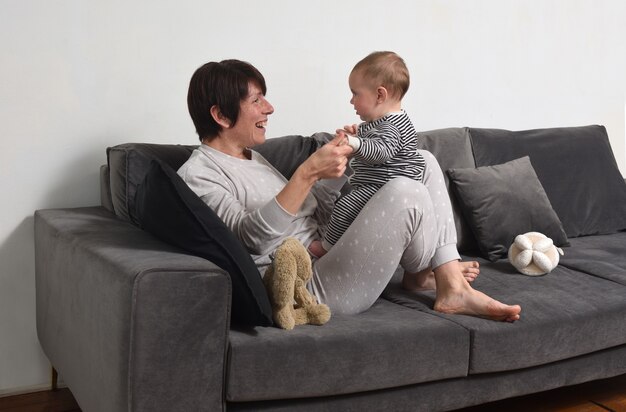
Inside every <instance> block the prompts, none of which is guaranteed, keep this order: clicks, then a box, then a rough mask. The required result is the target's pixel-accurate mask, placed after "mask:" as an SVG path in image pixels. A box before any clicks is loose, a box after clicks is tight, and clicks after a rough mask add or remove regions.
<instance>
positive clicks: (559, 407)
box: [0, 375, 626, 412]
mask: <svg viewBox="0 0 626 412" xmlns="http://www.w3.org/2000/svg"><path fill="white" fill-rule="evenodd" d="M607 411H609V412H626V375H621V376H618V377H616V378H612V379H605V380H601V381H595V382H590V383H585V384H581V385H576V386H570V387H566V388H560V389H555V390H552V391H548V392H542V393H538V394H534V395H528V396H523V397H519V398H511V399H506V400H503V401H498V402H493V403H489V404H486V405H481V406H476V407H472V408H465V409H461V410H458V411H456V412H607ZM0 412H81V410H80V408H79V407H78V404H77V403H76V401H75V400H74V397H73V396H72V394H71V393H70V391H69V390H68V389H60V390H58V391H43V392H35V393H29V394H25V395H16V396H8V397H4V398H0Z"/></svg>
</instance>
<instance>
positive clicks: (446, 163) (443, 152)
mask: <svg viewBox="0 0 626 412" xmlns="http://www.w3.org/2000/svg"><path fill="white" fill-rule="evenodd" d="M417 135H418V143H417V145H418V149H423V150H428V151H429V152H431V153H432V154H433V155H434V156H435V158H437V161H438V162H439V166H440V167H441V170H442V171H443V172H444V178H445V181H446V187H447V188H448V192H449V193H450V202H451V204H452V211H453V213H454V224H455V226H456V232H457V248H458V249H459V251H460V252H469V251H477V250H478V244H477V242H476V239H475V238H474V235H473V234H472V231H471V230H470V227H469V225H468V223H467V222H466V220H465V217H464V216H463V213H462V210H461V207H460V205H459V200H458V199H457V197H456V194H455V193H454V192H453V191H452V190H450V179H449V178H448V176H447V174H446V173H445V171H446V170H448V169H452V168H469V167H475V163H474V155H473V154H472V145H471V142H470V138H469V131H468V129H467V128H466V127H464V128H460V127H456V128H448V129H437V130H430V131H425V132H418V133H417Z"/></svg>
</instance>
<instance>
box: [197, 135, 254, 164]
mask: <svg viewBox="0 0 626 412" xmlns="http://www.w3.org/2000/svg"><path fill="white" fill-rule="evenodd" d="M202 143H203V144H205V145H207V146H209V147H211V148H213V149H215V150H217V151H219V152H222V153H224V154H227V155H229V156H232V157H236V158H238V159H244V160H250V158H251V155H250V149H248V148H247V147H240V146H239V145H237V144H233V143H232V141H229V140H227V139H225V138H222V137H220V136H217V137H215V138H213V139H211V140H209V139H206V138H205V139H202Z"/></svg>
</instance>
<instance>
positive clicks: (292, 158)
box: [254, 133, 325, 179]
mask: <svg viewBox="0 0 626 412" xmlns="http://www.w3.org/2000/svg"><path fill="white" fill-rule="evenodd" d="M318 136H319V138H318ZM323 137H325V134H322V133H318V134H316V135H313V136H311V137H305V136H283V137H275V138H272V139H267V140H266V141H265V143H263V144H261V145H258V146H255V147H254V150H255V151H257V152H259V153H261V155H263V157H264V158H266V159H267V160H268V161H269V162H270V163H271V164H272V166H274V167H275V168H276V170H278V171H279V172H280V173H281V174H282V175H283V176H285V177H286V178H287V179H290V178H291V175H293V172H295V171H296V169H297V168H298V166H300V164H301V163H302V162H304V161H305V160H306V159H307V158H308V157H309V156H310V155H311V154H312V153H313V152H314V151H316V150H317V148H318V147H319V146H320V145H321V144H323V143H324V140H321V139H323Z"/></svg>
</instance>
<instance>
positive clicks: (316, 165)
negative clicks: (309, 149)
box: [301, 133, 352, 181]
mask: <svg viewBox="0 0 626 412" xmlns="http://www.w3.org/2000/svg"><path fill="white" fill-rule="evenodd" d="M351 153H352V148H351V147H350V146H348V145H347V139H346V137H345V135H343V134H341V133H338V134H337V135H336V136H335V138H334V139H333V140H331V141H330V142H328V143H326V144H325V145H324V146H322V147H321V148H320V149H318V150H317V151H316V152H315V153H313V154H312V155H311V156H310V157H309V158H308V159H307V160H306V161H305V162H304V163H303V164H302V165H301V167H302V168H304V169H305V172H306V174H309V175H311V176H312V178H314V179H315V181H317V180H320V179H332V178H336V177H340V176H342V175H343V174H344V172H345V171H346V166H347V165H348V156H349V155H350V154H351Z"/></svg>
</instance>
